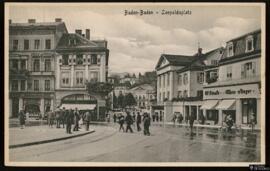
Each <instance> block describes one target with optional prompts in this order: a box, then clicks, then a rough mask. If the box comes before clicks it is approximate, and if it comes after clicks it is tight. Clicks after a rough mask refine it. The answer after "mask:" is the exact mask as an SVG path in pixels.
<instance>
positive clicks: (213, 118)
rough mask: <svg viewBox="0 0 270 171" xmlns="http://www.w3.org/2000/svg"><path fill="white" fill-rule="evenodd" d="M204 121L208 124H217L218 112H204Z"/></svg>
mask: <svg viewBox="0 0 270 171" xmlns="http://www.w3.org/2000/svg"><path fill="white" fill-rule="evenodd" d="M206 120H207V122H208V124H210V125H212V124H215V125H216V124H217V123H218V110H206Z"/></svg>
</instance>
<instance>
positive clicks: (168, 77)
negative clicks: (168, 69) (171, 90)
mask: <svg viewBox="0 0 270 171" xmlns="http://www.w3.org/2000/svg"><path fill="white" fill-rule="evenodd" d="M167 85H168V86H169V85H170V73H168V74H167Z"/></svg>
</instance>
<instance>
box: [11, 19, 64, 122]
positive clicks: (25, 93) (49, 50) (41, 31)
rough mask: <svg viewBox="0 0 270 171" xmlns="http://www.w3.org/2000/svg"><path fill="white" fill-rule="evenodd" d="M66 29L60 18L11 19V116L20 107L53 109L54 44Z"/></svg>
mask: <svg viewBox="0 0 270 171" xmlns="http://www.w3.org/2000/svg"><path fill="white" fill-rule="evenodd" d="M66 33H67V28H66V26H65V23H64V22H62V20H61V19H59V18H58V19H55V22H42V23H39V22H36V20H35V19H29V20H28V23H12V21H11V20H10V22H9V64H10V66H9V82H10V84H9V85H10V89H9V90H10V91H9V103H10V107H9V108H10V117H16V116H17V114H18V112H19V110H25V111H26V112H28V113H29V114H30V116H31V115H35V116H36V115H39V114H41V115H43V116H44V113H46V112H48V111H49V110H54V107H55V106H54V103H55V93H54V91H55V90H54V85H55V67H56V66H55V58H56V56H57V54H56V52H55V48H56V46H57V44H58V42H59V40H60V39H61V37H62V35H63V34H66Z"/></svg>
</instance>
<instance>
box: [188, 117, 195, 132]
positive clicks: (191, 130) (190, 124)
mask: <svg viewBox="0 0 270 171" xmlns="http://www.w3.org/2000/svg"><path fill="white" fill-rule="evenodd" d="M194 120H195V116H194V113H191V115H190V117H189V127H190V132H191V133H193V123H194Z"/></svg>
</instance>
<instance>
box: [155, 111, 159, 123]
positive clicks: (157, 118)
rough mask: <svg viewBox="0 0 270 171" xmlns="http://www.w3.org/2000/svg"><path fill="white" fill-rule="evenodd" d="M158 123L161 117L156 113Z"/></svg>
mask: <svg viewBox="0 0 270 171" xmlns="http://www.w3.org/2000/svg"><path fill="white" fill-rule="evenodd" d="M156 121H157V122H159V116H158V113H156Z"/></svg>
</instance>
